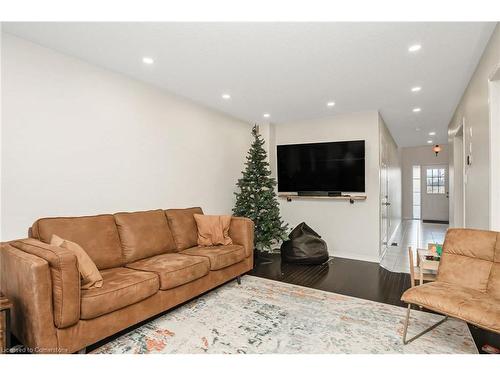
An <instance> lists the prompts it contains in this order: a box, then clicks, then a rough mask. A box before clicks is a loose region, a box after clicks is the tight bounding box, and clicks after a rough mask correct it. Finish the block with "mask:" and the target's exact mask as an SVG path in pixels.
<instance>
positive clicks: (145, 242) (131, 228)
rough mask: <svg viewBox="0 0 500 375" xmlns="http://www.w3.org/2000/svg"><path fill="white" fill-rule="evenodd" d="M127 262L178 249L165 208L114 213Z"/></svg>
mask: <svg viewBox="0 0 500 375" xmlns="http://www.w3.org/2000/svg"><path fill="white" fill-rule="evenodd" d="M114 217H115V221H116V226H117V227H118V233H119V234H120V241H121V244H122V248H123V257H124V260H125V262H127V263H129V262H133V261H135V260H138V259H144V258H147V257H151V256H153V255H158V254H163V253H167V252H172V251H175V250H176V247H175V242H174V238H173V237H172V233H171V232H170V228H169V227H168V222H167V218H166V217H165V213H164V212H163V210H153V211H142V212H121V213H117V214H115V215H114Z"/></svg>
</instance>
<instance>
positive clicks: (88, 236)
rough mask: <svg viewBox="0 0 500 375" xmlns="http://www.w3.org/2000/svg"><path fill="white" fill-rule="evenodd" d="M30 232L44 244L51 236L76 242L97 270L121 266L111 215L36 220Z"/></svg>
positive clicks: (114, 226)
mask: <svg viewBox="0 0 500 375" xmlns="http://www.w3.org/2000/svg"><path fill="white" fill-rule="evenodd" d="M31 233H32V235H33V237H35V238H36V239H38V240H40V241H42V242H45V243H50V239H51V238H52V235H53V234H55V235H57V236H59V237H61V238H64V239H65V240H68V241H72V242H76V243H77V244H78V245H80V246H81V247H82V248H84V249H85V251H86V252H87V254H88V255H89V257H90V259H92V260H93V261H94V263H95V265H96V266H97V268H98V269H104V268H112V267H119V266H121V265H123V264H124V262H123V260H122V248H121V244H120V237H119V236H118V229H117V228H116V224H115V219H114V217H113V215H97V216H81V217H54V218H44V219H38V220H37V221H35V223H34V224H33V226H32V230H31Z"/></svg>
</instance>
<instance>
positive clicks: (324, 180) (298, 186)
mask: <svg viewBox="0 0 500 375" xmlns="http://www.w3.org/2000/svg"><path fill="white" fill-rule="evenodd" d="M277 147H278V149H277V157H278V191H279V192H299V191H305V192H307V191H318V192H364V191H365V141H346V142H325V143H305V144H295V145H279V146H277Z"/></svg>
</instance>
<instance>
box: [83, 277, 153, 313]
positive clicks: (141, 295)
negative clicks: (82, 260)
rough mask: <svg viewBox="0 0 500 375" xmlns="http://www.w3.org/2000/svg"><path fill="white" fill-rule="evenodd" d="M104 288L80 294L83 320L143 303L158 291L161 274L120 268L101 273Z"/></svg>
mask: <svg viewBox="0 0 500 375" xmlns="http://www.w3.org/2000/svg"><path fill="white" fill-rule="evenodd" d="M101 275H102V278H103V285H102V287H101V288H95V289H87V290H82V291H81V299H82V300H81V311H80V319H92V318H96V317H98V316H101V315H104V314H107V313H110V312H112V311H116V310H119V309H121V308H123V307H126V306H128V305H132V304H134V303H136V302H139V301H142V300H143V299H146V298H148V297H149V296H152V295H153V294H155V293H156V292H157V291H158V289H159V281H158V275H156V274H155V273H152V272H143V271H136V270H132V269H129V268H124V267H119V268H110V269H107V270H102V271H101Z"/></svg>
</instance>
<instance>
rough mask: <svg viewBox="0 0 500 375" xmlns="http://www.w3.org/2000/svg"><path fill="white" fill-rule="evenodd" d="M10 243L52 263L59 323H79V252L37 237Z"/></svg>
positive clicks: (58, 324) (62, 326) (54, 301)
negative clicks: (48, 242) (77, 253)
mask: <svg viewBox="0 0 500 375" xmlns="http://www.w3.org/2000/svg"><path fill="white" fill-rule="evenodd" d="M10 245H11V246H12V247H14V248H16V249H18V250H21V251H24V252H25V253H28V254H31V255H35V256H37V257H40V258H42V259H44V260H45V261H46V262H47V263H48V264H49V268H50V275H51V280H52V303H53V306H54V313H53V315H54V324H55V326H56V327H58V328H65V327H69V326H71V325H73V324H75V323H77V322H78V320H79V319H80V272H79V271H78V264H77V260H76V256H75V254H74V253H72V252H71V251H69V250H66V249H63V248H61V247H58V246H52V245H49V244H46V243H44V242H41V241H38V240H35V239H33V238H28V239H24V240H19V241H13V242H11V243H10Z"/></svg>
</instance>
